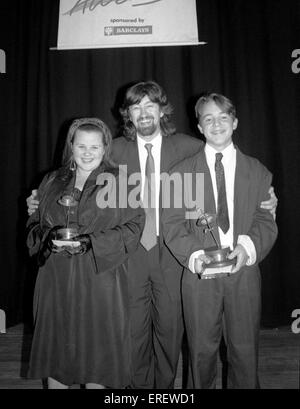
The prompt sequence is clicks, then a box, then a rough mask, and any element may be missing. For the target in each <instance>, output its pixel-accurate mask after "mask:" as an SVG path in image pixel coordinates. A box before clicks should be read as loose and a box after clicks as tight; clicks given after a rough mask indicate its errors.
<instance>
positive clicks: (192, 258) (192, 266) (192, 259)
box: [189, 250, 204, 274]
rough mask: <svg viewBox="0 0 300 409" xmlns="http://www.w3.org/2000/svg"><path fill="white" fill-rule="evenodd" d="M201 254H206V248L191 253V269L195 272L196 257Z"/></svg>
mask: <svg viewBox="0 0 300 409" xmlns="http://www.w3.org/2000/svg"><path fill="white" fill-rule="evenodd" d="M201 254H204V250H197V251H194V253H192V254H191V256H190V259H189V270H190V271H191V272H192V273H193V274H195V259H196V258H198V256H200V255H201Z"/></svg>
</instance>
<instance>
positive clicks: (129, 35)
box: [57, 0, 199, 49]
mask: <svg viewBox="0 0 300 409" xmlns="http://www.w3.org/2000/svg"><path fill="white" fill-rule="evenodd" d="M189 44H199V42H198V26H197V13H196V0H60V12H59V27H58V44H57V48H58V49H77V48H102V47H145V46H162V45H189Z"/></svg>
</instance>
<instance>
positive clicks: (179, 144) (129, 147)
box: [112, 134, 203, 298]
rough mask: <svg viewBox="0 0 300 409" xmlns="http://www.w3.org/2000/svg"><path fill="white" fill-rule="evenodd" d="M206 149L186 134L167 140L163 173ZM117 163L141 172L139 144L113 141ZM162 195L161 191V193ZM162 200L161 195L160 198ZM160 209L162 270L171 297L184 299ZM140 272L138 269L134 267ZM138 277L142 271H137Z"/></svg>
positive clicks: (171, 136)
mask: <svg viewBox="0 0 300 409" xmlns="http://www.w3.org/2000/svg"><path fill="white" fill-rule="evenodd" d="M202 148H203V142H202V141H201V140H199V139H196V138H192V137H190V136H188V135H184V134H174V135H170V136H165V135H164V136H163V138H162V146H161V161H160V163H161V169H160V172H161V173H164V172H168V171H169V170H170V169H171V167H173V166H174V165H175V164H176V163H178V162H180V161H182V160H183V159H184V158H186V157H189V156H190V155H192V154H194V153H195V152H198V151H200V150H201V149H202ZM112 153H113V155H112V156H113V159H114V161H115V162H116V163H117V164H119V165H127V172H128V175H131V174H132V173H135V172H140V163H139V153H138V146H137V142H136V141H132V140H128V139H126V138H125V137H119V138H116V139H114V141H113V152H112ZM160 193H161V190H160ZM160 196H161V195H160ZM160 202H161V201H160ZM161 210H162V209H161V206H160V218H159V219H160V235H159V249H160V267H161V271H162V274H163V276H164V279H165V283H166V285H167V287H168V289H169V292H170V295H171V296H173V297H175V298H178V297H179V295H180V277H181V272H182V266H181V265H180V264H179V263H178V261H177V260H176V259H175V258H174V257H173V256H172V254H171V253H170V251H169V249H168V248H167V247H166V246H165V244H164V242H163V234H162V224H161V220H162V218H161ZM134 267H135V268H136V266H134ZM137 274H138V271H137Z"/></svg>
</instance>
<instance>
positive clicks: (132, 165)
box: [122, 141, 141, 175]
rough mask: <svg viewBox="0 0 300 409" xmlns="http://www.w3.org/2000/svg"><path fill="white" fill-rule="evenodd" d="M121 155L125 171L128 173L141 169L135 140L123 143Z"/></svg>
mask: <svg viewBox="0 0 300 409" xmlns="http://www.w3.org/2000/svg"><path fill="white" fill-rule="evenodd" d="M122 157H123V160H122V163H126V165H127V172H128V174H129V175H131V174H132V173H135V172H140V171H141V167H140V160H139V151H138V146H137V142H136V141H128V142H127V143H126V144H125V146H124V152H123V154H122Z"/></svg>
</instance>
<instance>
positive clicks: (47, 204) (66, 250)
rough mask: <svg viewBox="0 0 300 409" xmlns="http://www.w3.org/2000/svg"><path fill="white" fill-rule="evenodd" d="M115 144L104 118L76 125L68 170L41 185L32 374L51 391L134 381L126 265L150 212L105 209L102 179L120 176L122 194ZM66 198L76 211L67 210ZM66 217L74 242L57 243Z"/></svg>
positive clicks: (34, 219)
mask: <svg viewBox="0 0 300 409" xmlns="http://www.w3.org/2000/svg"><path fill="white" fill-rule="evenodd" d="M111 142H112V138H111V133H110V131H109V129H108V127H107V126H106V125H105V124H104V123H103V122H102V121H101V120H99V119H97V118H83V119H79V120H75V121H74V122H73V124H72V125H71V127H70V129H69V132H68V136H67V141H66V145H65V149H64V155H63V165H62V167H61V168H60V169H58V170H57V171H54V172H52V173H50V174H48V175H47V176H46V177H45V178H44V180H43V181H42V183H41V185H40V187H39V190H38V197H39V199H40V204H39V211H38V212H35V213H34V214H33V215H32V216H31V217H30V219H29V221H28V228H29V234H28V239H27V244H28V247H29V249H30V254H31V255H33V254H36V255H37V260H38V263H39V273H38V277H37V281H36V287H35V294H34V314H35V331H34V337H33V343H32V351H31V357H30V367H29V376H30V377H32V378H48V387H49V388H68V387H69V386H70V385H72V384H74V383H78V384H86V387H87V388H101V387H110V388H123V387H126V386H127V385H129V383H130V374H129V369H130V336H129V335H130V321H129V297H128V288H127V268H126V263H127V259H128V256H129V255H130V253H132V252H133V251H135V249H136V247H137V245H138V242H139V240H140V235H141V231H142V228H143V224H144V212H143V210H142V209H141V208H138V209H133V208H131V207H129V206H127V207H125V206H122V207H119V206H118V200H116V205H113V203H112V202H111V203H112V205H111V206H110V207H106V208H105V207H102V208H101V206H100V204H101V203H102V202H104V201H103V200H102V202H101V200H99V198H101V192H102V191H103V190H104V188H105V191H106V193H107V192H108V194H109V189H108V190H107V188H108V185H107V183H105V182H104V183H103V182H99V180H101V175H102V176H103V175H104V174H108V175H109V176H110V177H113V178H114V180H115V185H114V186H115V188H116V189H115V191H114V193H116V192H119V189H118V186H119V180H120V174H119V170H118V168H116V167H115V166H114V164H113V163H112V161H111V159H110V151H111ZM122 179H123V181H124V177H123V178H122ZM102 180H105V178H102ZM125 182H126V179H125ZM99 183H100V184H99ZM111 193H112V192H111ZM66 197H68V198H70V197H71V198H73V199H74V204H75V206H71V207H69V208H67V207H65V206H63V204H64V203H65V202H64V198H66ZM102 198H103V195H102ZM116 198H117V199H118V197H117V195H116ZM100 202H101V203H100ZM99 206H100V207H99ZM66 219H68V226H69V227H70V228H73V229H76V230H77V236H76V237H75V238H74V239H72V240H73V241H74V243H72V240H71V242H62V241H55V240H54V242H53V239H56V238H57V233H59V231H58V230H59V229H60V228H62V227H64V226H65V225H66ZM57 244H58V246H57ZM61 244H65V245H63V246H61ZM75 245H77V246H76V247H75Z"/></svg>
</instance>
